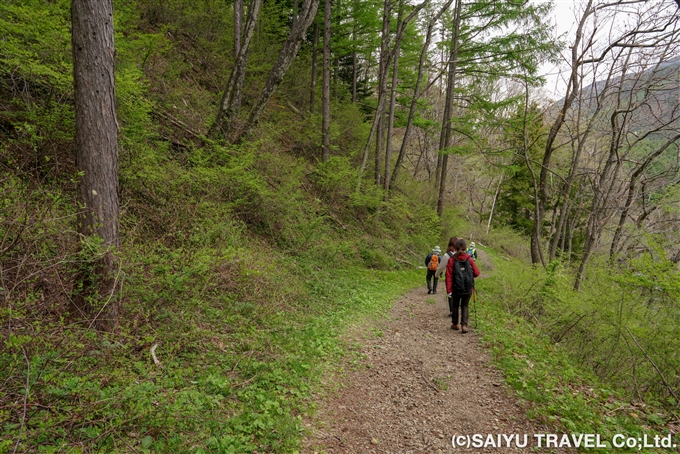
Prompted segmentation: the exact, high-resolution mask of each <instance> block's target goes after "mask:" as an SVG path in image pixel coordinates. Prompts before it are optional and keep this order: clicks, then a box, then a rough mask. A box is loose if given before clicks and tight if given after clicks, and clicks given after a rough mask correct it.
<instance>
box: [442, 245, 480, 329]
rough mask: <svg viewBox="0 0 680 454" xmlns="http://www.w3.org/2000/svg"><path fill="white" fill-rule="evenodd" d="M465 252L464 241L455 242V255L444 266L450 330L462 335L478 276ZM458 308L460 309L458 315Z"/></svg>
mask: <svg viewBox="0 0 680 454" xmlns="http://www.w3.org/2000/svg"><path fill="white" fill-rule="evenodd" d="M466 250H467V243H466V242H465V240H464V239H462V238H461V239H459V240H458V241H456V251H457V254H456V256H455V257H453V258H452V259H451V260H449V261H448V262H447V264H446V292H447V293H448V294H449V296H450V297H451V301H452V305H451V306H452V307H451V309H452V312H453V317H452V319H451V329H455V330H458V329H460V330H461V332H462V333H463V334H466V333H467V332H468V320H469V315H470V314H469V310H468V304H469V303H470V298H471V297H472V292H474V289H475V278H476V277H478V276H479V269H478V268H477V265H476V264H475V261H474V259H473V258H472V256H471V255H470V254H468V253H467V252H466ZM458 308H460V315H459V314H458ZM459 321H460V327H459V324H458V322H459Z"/></svg>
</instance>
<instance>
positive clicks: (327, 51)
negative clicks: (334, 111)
mask: <svg viewBox="0 0 680 454" xmlns="http://www.w3.org/2000/svg"><path fill="white" fill-rule="evenodd" d="M322 100H323V118H322V125H321V137H322V142H323V145H322V147H323V154H322V161H323V162H328V160H329V159H330V157H331V0H326V2H325V5H324V13H323V99H322Z"/></svg>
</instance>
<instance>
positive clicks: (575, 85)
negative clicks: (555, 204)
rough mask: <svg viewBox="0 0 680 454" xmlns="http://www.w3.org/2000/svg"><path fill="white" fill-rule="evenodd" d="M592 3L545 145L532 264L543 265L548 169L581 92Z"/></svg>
mask: <svg viewBox="0 0 680 454" xmlns="http://www.w3.org/2000/svg"><path fill="white" fill-rule="evenodd" d="M592 3H593V2H592V0H588V3H587V4H586V6H585V9H584V12H583V14H582V16H581V18H580V20H579V23H578V26H577V28H576V37H575V39H574V43H573V45H572V46H571V74H570V77H569V85H568V87H567V94H566V96H565V98H564V103H563V104H562V108H561V109H560V113H559V114H558V115H557V118H556V119H555V121H554V123H553V124H552V126H551V127H550V132H549V133H548V139H547V141H546V145H545V153H544V154H543V163H542V165H541V172H540V177H539V184H538V199H536V205H537V209H536V222H535V223H534V228H533V231H532V233H531V250H532V253H531V262H532V263H539V262H541V263H543V261H541V260H540V257H541V255H542V254H539V253H538V252H539V251H540V249H541V241H540V238H541V227H542V226H543V217H544V215H545V208H546V205H547V203H548V169H549V168H550V161H551V159H552V154H553V152H554V151H555V140H556V139H557V134H558V133H559V132H560V130H561V129H562V126H563V125H564V122H565V118H566V113H567V111H568V110H569V109H570V108H571V105H572V104H573V102H574V99H576V96H577V95H578V94H579V91H580V81H581V80H580V78H579V68H580V67H581V65H582V64H583V63H582V62H583V57H582V55H579V46H580V45H581V39H582V37H583V28H584V27H585V24H586V21H587V19H588V17H589V16H590V15H591V14H592V13H593V8H592ZM591 39H592V38H591Z"/></svg>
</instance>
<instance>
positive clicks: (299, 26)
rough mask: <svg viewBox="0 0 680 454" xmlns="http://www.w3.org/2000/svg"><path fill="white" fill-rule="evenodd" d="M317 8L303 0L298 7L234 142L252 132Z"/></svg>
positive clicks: (315, 3) (314, 2)
mask: <svg viewBox="0 0 680 454" xmlns="http://www.w3.org/2000/svg"><path fill="white" fill-rule="evenodd" d="M318 8H319V0H304V1H303V2H302V6H301V7H300V14H299V16H298V18H297V20H296V21H295V22H293V26H292V27H291V30H290V33H289V34H288V38H287V39H286V41H285V42H284V43H283V46H282V47H281V51H280V52H279V57H278V58H277V59H276V63H274V67H273V68H272V70H271V71H270V73H269V77H268V78H267V82H266V83H265V85H264V88H263V89H262V92H261V93H260V96H259V98H258V99H257V101H256V102H255V107H253V110H252V111H251V112H250V116H249V118H248V122H247V123H246V127H245V129H243V131H242V132H241V133H240V134H239V135H238V137H237V139H236V142H240V141H241V140H243V138H244V137H245V136H246V135H247V134H249V133H250V131H252V129H253V128H254V127H255V126H256V125H257V123H258V122H259V121H260V117H261V116H262V112H264V109H265V107H267V103H268V102H269V99H270V98H271V97H272V95H273V94H274V92H275V91H276V88H277V87H278V86H279V84H280V83H281V81H282V80H283V77H284V76H285V75H286V72H287V71H288V68H290V65H291V64H292V63H293V60H294V59H295V56H296V55H297V53H298V51H299V50H300V46H301V45H302V40H303V38H304V35H305V32H306V31H307V29H308V28H309V26H310V25H311V24H312V21H313V20H314V16H316V10H317V9H318Z"/></svg>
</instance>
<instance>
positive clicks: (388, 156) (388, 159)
mask: <svg viewBox="0 0 680 454" xmlns="http://www.w3.org/2000/svg"><path fill="white" fill-rule="evenodd" d="M403 9H404V3H403V0H399V12H398V13H397V39H396V40H395V42H394V63H393V65H392V86H391V87H390V110H389V112H390V113H389V116H388V118H387V140H386V143H385V178H384V187H385V201H387V200H388V199H389V191H390V173H391V171H392V134H393V132H394V110H395V109H396V107H397V81H398V76H399V50H400V45H401V29H402V27H403V26H404V24H402V23H401V14H402V12H403Z"/></svg>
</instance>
